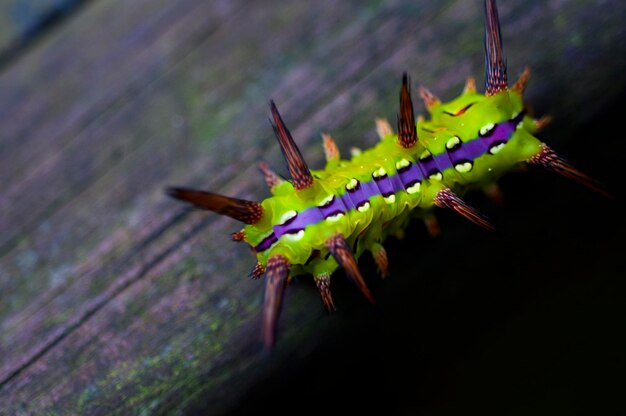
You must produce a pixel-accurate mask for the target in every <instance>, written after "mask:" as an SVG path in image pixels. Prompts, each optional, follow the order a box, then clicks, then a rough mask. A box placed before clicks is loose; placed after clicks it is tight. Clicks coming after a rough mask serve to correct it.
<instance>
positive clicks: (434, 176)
mask: <svg viewBox="0 0 626 416" xmlns="http://www.w3.org/2000/svg"><path fill="white" fill-rule="evenodd" d="M429 178H430V179H432V180H435V181H440V180H442V179H443V175H442V174H441V172H437V173H433V174H432V175H430V176H429Z"/></svg>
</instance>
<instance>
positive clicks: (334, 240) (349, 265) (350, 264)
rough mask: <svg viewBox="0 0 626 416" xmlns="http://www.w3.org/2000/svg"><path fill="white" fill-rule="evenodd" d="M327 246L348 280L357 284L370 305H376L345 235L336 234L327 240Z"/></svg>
mask: <svg viewBox="0 0 626 416" xmlns="http://www.w3.org/2000/svg"><path fill="white" fill-rule="evenodd" d="M325 246H326V248H327V249H328V251H329V252H330V254H332V256H333V257H334V258H335V260H336V261H337V263H339V265H340V266H341V267H342V268H343V269H344V270H345V272H346V275H347V276H348V278H349V279H350V280H352V281H353V282H354V283H355V284H356V286H357V288H358V289H359V290H360V291H361V293H363V295H364V296H365V298H366V299H367V300H368V301H369V302H370V303H372V304H374V297H373V296H372V293H371V292H370V290H369V289H368V287H367V285H366V284H365V280H364V279H363V276H362V275H361V271H360V270H359V266H357V263H356V259H355V258H354V254H352V251H350V247H348V243H347V242H346V239H345V238H344V237H343V235H341V234H335V235H334V236H333V237H330V238H329V239H328V240H326V243H325Z"/></svg>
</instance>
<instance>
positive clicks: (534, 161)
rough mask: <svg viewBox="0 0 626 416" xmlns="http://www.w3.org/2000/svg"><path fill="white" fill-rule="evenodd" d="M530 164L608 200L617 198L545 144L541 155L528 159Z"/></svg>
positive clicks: (542, 146)
mask: <svg viewBox="0 0 626 416" xmlns="http://www.w3.org/2000/svg"><path fill="white" fill-rule="evenodd" d="M528 163H529V164H531V165H538V166H541V167H544V168H546V169H548V170H551V171H552V172H556V173H558V174H559V175H561V176H564V177H566V178H568V179H571V180H573V181H575V182H578V183H580V184H581V185H583V186H584V187H586V188H587V189H590V190H592V191H594V192H597V193H599V194H600V195H602V196H604V197H606V198H609V199H615V197H614V196H613V195H611V194H610V193H609V192H608V191H607V190H606V188H605V187H604V185H602V184H601V183H599V182H598V181H596V180H595V179H593V178H591V177H590V176H588V175H587V174H585V173H583V172H581V171H580V170H578V169H576V168H575V167H573V166H572V165H570V164H569V163H568V162H567V161H566V160H565V159H563V158H562V157H561V156H559V155H558V154H557V153H556V152H555V151H554V150H552V149H550V148H549V147H548V145H547V144H545V143H542V144H541V150H540V151H539V153H537V154H536V155H535V156H533V157H531V158H530V159H528Z"/></svg>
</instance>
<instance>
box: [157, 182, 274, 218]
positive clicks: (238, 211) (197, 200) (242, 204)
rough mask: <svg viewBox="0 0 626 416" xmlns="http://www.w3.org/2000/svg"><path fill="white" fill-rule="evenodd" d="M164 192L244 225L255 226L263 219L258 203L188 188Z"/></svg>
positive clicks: (168, 189)
mask: <svg viewBox="0 0 626 416" xmlns="http://www.w3.org/2000/svg"><path fill="white" fill-rule="evenodd" d="M166 192H167V194H168V195H169V196H171V197H172V198H175V199H179V200H181V201H185V202H189V203H190V204H193V205H194V206H196V207H198V208H201V209H208V210H210V211H213V212H216V213H218V214H221V215H226V216H228V217H231V218H234V219H236V220H238V221H241V222H244V223H246V224H255V223H257V222H259V220H260V219H261V218H262V217H263V206H261V204H259V203H258V202H253V201H246V200H244V199H237V198H231V197H229V196H224V195H219V194H214V193H212V192H206V191H197V190H195V189H188V188H167V190H166Z"/></svg>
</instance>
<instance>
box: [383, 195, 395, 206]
mask: <svg viewBox="0 0 626 416" xmlns="http://www.w3.org/2000/svg"><path fill="white" fill-rule="evenodd" d="M383 199H384V200H385V202H386V203H388V204H393V203H394V202H396V196H395V195H389V196H385V197H383Z"/></svg>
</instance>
